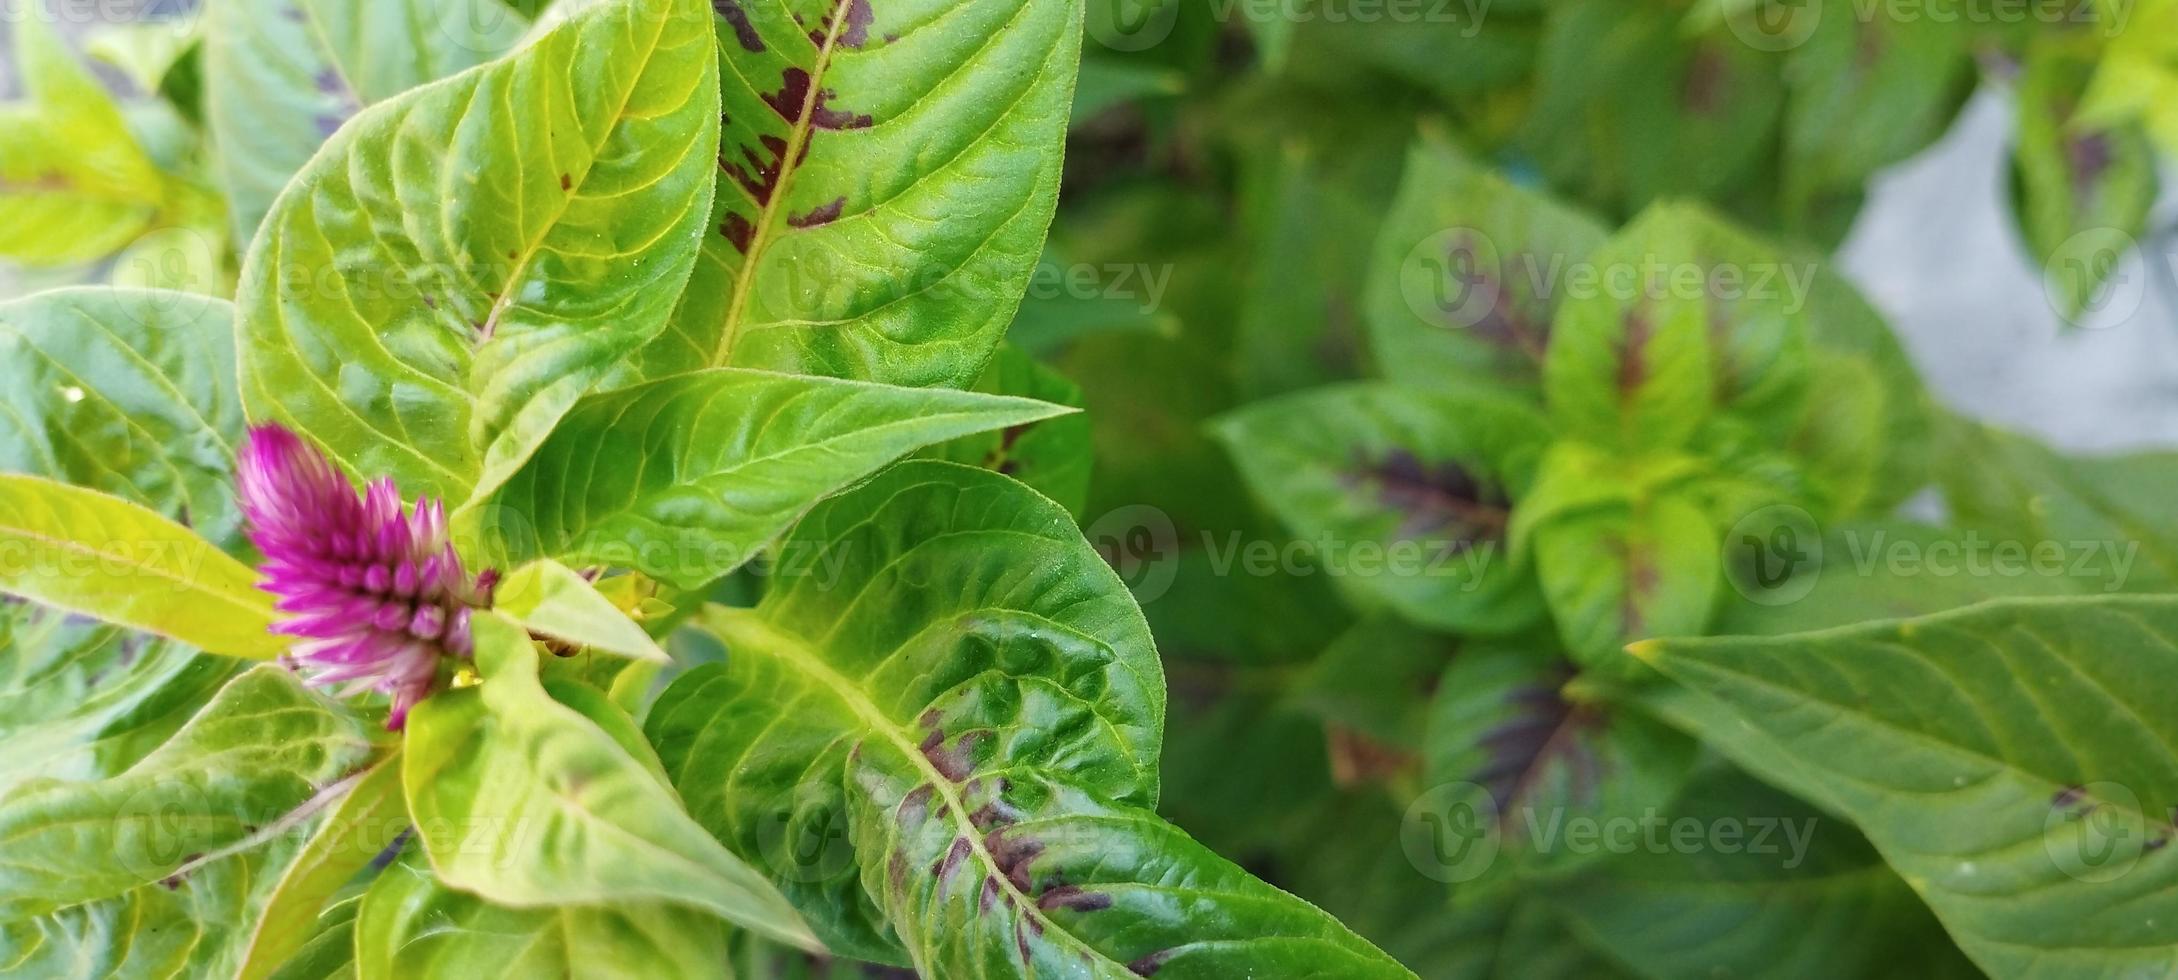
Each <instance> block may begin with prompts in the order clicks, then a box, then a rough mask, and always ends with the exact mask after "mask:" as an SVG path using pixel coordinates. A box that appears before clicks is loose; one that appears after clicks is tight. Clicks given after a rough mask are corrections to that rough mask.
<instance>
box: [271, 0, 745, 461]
mask: <svg viewBox="0 0 2178 980" xmlns="http://www.w3.org/2000/svg"><path fill="white" fill-rule="evenodd" d="M708 16H709V15H708V14H707V13H704V12H703V4H701V3H698V2H697V0H614V2H608V3H597V4H591V5H589V6H586V7H583V8H582V9H581V11H580V12H578V13H575V14H573V15H571V16H570V17H568V19H566V20H565V21H564V22H562V23H560V24H559V25H558V26H556V27H554V28H553V29H552V30H550V31H548V32H546V33H545V34H544V35H542V36H541V37H539V38H537V39H536V40H535V41H534V42H532V43H530V44H529V45H528V46H526V47H524V48H523V49H522V50H521V51H520V52H518V53H516V54H514V55H512V56H510V57H508V58H505V59H503V60H500V61H497V62H493V63H491V64H489V65H485V66H482V67H479V68H476V69H472V70H470V71H468V72H464V73H462V74H460V75H456V76H454V77H453V78H449V79H447V80H445V81H443V82H440V83H437V84H434V85H428V86H425V87H423V88H419V89H413V90H410V91H409V92H407V93H404V94H402V95H398V96H395V97H393V98H390V99H387V100H386V101H384V102H380V103H378V104H376V105H373V106H371V107H369V108H367V109H365V110H363V111H362V112H360V113H358V114H357V115H356V117H355V118H354V119H353V120H351V121H350V122H349V123H348V125H346V126H344V127H342V128H341V130H340V131H339V132H338V133H335V134H334V135H333V137H332V138H331V139H329V140H327V141H326V144H325V146H324V147H323V148H322V149H320V150H319V152H318V154H317V155H316V156H315V157H314V158H312V160H311V162H310V163H309V165H308V166H305V167H304V168H303V169H302V171H301V172H300V173H298V174H297V175H296V177H295V179H294V181H293V182H292V183H291V184H289V185H288V189H287V190H286V191H285V192H284V193H282V194H281V196H280V197H279V199H278V200H277V201H275V202H274V204H273V206H272V211H271V213H270V214H269V215H268V216H267V217H266V219H265V223H264V226H263V228H262V229H261V233H260V234H259V235H258V237H257V240H256V241H255V243H254V244H253V245H252V247H251V249H250V254H249V257H248V259H247V260H246V261H245V262H244V263H243V269H242V284H241V291H240V299H239V302H238V303H237V307H238V310H239V313H240V315H241V317H242V324H243V335H242V343H241V345H240V346H241V349H242V354H243V356H242V390H243V395H244V397H245V398H246V399H247V400H248V403H249V405H250V408H251V414H252V415H253V416H254V417H264V418H272V419H277V420H279V421H282V422H285V423H288V424H289V425H291V426H292V427H294V428H296V429H299V430H302V431H307V432H309V433H310V434H311V435H312V436H313V437H314V438H316V439H317V440H318V441H319V442H321V443H322V444H324V445H325V446H326V447H327V448H328V449H330V450H331V451H332V453H333V455H334V456H336V457H337V458H338V459H339V460H340V461H341V462H342V463H343V464H345V465H346V466H347V467H348V468H349V469H350V470H351V471H352V472H356V473H368V474H372V475H374V476H390V477H392V478H394V479H395V480H396V481H398V482H399V483H400V485H401V489H402V491H403V492H404V493H408V494H411V495H415V496H425V497H442V498H446V499H450V500H463V499H466V498H467V497H468V496H469V494H470V492H471V491H472V490H477V491H479V492H481V491H487V490H490V489H491V488H492V487H494V486H496V485H497V484H498V483H499V482H500V481H501V480H503V479H504V478H505V477H506V476H507V475H508V474H509V473H511V472H512V471H513V470H514V469H515V468H516V467H517V466H519V465H520V464H521V463H522V462H523V461H524V460H526V459H527V458H528V457H529V454H530V452H531V451H532V450H534V449H535V448H536V446H537V444H538V443H540V442H542V441H543V440H544V438H545V436H546V435H547V434H548V433H549V432H550V431H551V428H552V426H553V425H554V424H555V423H556V422H558V421H559V418H560V416H561V415H562V414H564V413H565V412H566V411H567V409H568V408H569V407H571V406H572V405H574V403H575V401H576V400H577V399H578V398H580V397H581V396H582V395H583V393H584V392H586V391H587V390H589V389H590V388H591V387H592V386H593V385H595V384H596V383H597V382H599V381H600V380H602V379H603V378H605V377H606V376H607V375H608V374H609V373H611V372H612V371H613V369H614V367H615V365H616V364H618V363H619V362H620V361H621V360H622V359H623V358H624V357H626V356H627V355H629V354H631V353H633V352H634V351H635V349H636V348H638V347H640V346H641V345H642V344H643V343H644V342H645V341H647V340H649V339H650V338H651V337H653V336H656V335H657V333H658V331H659V330H661V329H662V328H663V327H664V323H665V318H666V316H667V315H668V314H669V313H670V312H671V305H672V303H673V300H674V297H675V295H677V293H678V290H679V289H680V287H681V284H682V283H683V282H684V281H685V280H686V278H687V275H688V270H689V268H690V266H691V265H692V264H693V263H694V262H695V260H696V249H697V241H696V239H697V236H698V235H699V234H700V233H701V229H700V227H699V224H700V223H701V222H702V220H703V215H704V213H705V210H706V208H707V205H708V201H709V197H710V194H711V190H712V176H711V172H712V167H713V162H712V160H711V156H710V151H709V147H710V146H711V145H712V142H713V133H714V128H713V127H715V126H716V124H717V121H718V114H719V113H718V104H717V102H716V101H715V94H716V85H715V83H714V80H715V78H716V74H715V73H716V71H717V66H716V64H715V63H714V61H713V52H712V47H711V44H710V43H709V39H708V38H707V37H705V36H704V35H703V34H702V33H701V32H697V31H692V30H690V29H689V27H690V25H692V24H695V23H698V22H701V21H703V20H704V19H705V18H707V17H708Z"/></svg>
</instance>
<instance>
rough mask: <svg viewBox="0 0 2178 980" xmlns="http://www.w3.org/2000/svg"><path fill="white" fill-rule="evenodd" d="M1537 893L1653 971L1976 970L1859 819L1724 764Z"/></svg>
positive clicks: (1605, 946)
mask: <svg viewBox="0 0 2178 980" xmlns="http://www.w3.org/2000/svg"><path fill="white" fill-rule="evenodd" d="M1542 894H1543V895H1545V896H1547V901H1548V903H1549V904H1550V905H1551V906H1553V907H1555V908H1557V909H1559V910H1561V912H1562V913H1563V914H1565V915H1566V916H1567V917H1568V918H1570V919H1571V920H1572V922H1573V924H1574V926H1575V928H1576V930H1577V931H1578V932H1579V933H1580V935H1581V936H1582V937H1583V938H1585V939H1586V940H1588V942H1589V943H1591V944H1592V945H1594V946H1596V947H1598V948H1599V949H1601V950H1604V951H1606V952H1608V953H1610V954H1611V955H1612V956H1613V957H1615V958H1617V959H1619V960H1620V961H1622V962H1625V963H1627V964H1630V965H1632V966H1633V967H1635V968H1636V969H1638V970H1639V971H1640V972H1641V973H1642V974H1643V975H1645V976H1650V977H1660V978H1664V977H1693V976H1706V977H1754V976H1759V977H1777V978H1789V977H1807V978H1820V977H1837V976H1878V975H1884V976H1914V977H1959V978H1967V977H1975V976H1979V974H1978V973H1976V972H1975V970H1974V968H1973V967H1972V966H1971V965H1970V964H1968V963H1967V962H1966V958H1965V957H1964V956H1961V955H1960V954H1959V951H1958V949H1957V948H1956V947H1954V946H1953V945H1952V944H1951V942H1950V941H1949V940H1948V939H1947V938H1945V936H1944V935H1943V931H1942V928H1941V927H1940V926H1938V925H1937V924H1936V920H1935V918H1934V917H1933V916H1931V915H1929V913H1928V909H1927V908H1926V907H1924V906H1923V905H1922V904H1921V900H1920V899H1919V898H1917V897H1915V895H1914V894H1913V891H1912V890H1911V889H1909V888H1907V887H1906V883H1905V882H1903V881H1900V880H1899V879H1898V875H1897V874H1896V873H1894V872H1893V871H1891V869H1890V868H1888V867H1886V866H1885V865H1884V864H1883V859H1882V857H1881V856H1879V855H1878V854H1876V852H1875V849H1874V848H1872V847H1870V846H1868V842H1867V840H1866V839H1865V838H1863V837H1861V836H1860V834H1858V833H1856V832H1855V831H1854V830H1853V828H1852V827H1850V826H1847V825H1846V824H1844V823H1843V822H1842V821H1839V820H1837V819H1836V818H1833V817H1830V816H1828V815H1827V814H1823V813H1821V812H1819V811H1817V810H1815V809H1814V808H1812V807H1809V806H1808V805H1807V804H1806V803H1803V802H1801V801H1799V800H1795V799H1793V798H1792V797H1789V796H1786V795H1785V794H1783V793H1779V792H1777V791H1776V790H1773V789H1770V788H1769V787H1767V786H1764V785H1762V784H1761V783H1758V782H1755V781H1754V780H1752V779H1750V778H1748V777H1747V776H1745V775H1743V774H1740V773H1738V772H1734V771H1730V770H1723V771H1719V772H1716V773H1713V774H1708V775H1705V776H1704V777H1703V778H1702V779H1701V780H1700V781H1699V782H1697V783H1696V784H1695V785H1693V786H1691V787H1689V788H1688V789H1687V793H1686V796H1685V798H1683V799H1682V800H1681V801H1680V802H1678V803H1677V804H1675V805H1673V806H1671V807H1669V808H1668V809H1665V810H1664V811H1662V813H1661V814H1658V815H1655V816H1654V819H1653V820H1651V821H1649V822H1648V823H1646V824H1644V825H1643V826H1642V828H1641V830H1640V831H1639V833H1638V835H1637V836H1635V837H1633V838H1632V839H1631V841H1630V842H1621V846H1618V847H1617V848H1616V849H1615V850H1614V851H1613V852H1612V853H1611V854H1610V855H1609V856H1608V857H1606V858H1605V859H1604V860H1603V861H1602V862H1600V863H1599V864H1597V865H1594V866H1592V867H1591V868H1590V869H1589V870H1588V871H1587V872H1586V873H1583V874H1580V875H1576V876H1574V877H1571V878H1568V879H1565V880H1563V881H1559V882H1554V883H1552V884H1550V885H1549V886H1548V887H1547V888H1545V889H1543V890H1542Z"/></svg>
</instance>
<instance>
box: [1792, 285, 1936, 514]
mask: <svg viewBox="0 0 2178 980" xmlns="http://www.w3.org/2000/svg"><path fill="white" fill-rule="evenodd" d="M1787 261H1788V262H1789V263H1790V264H1789V265H1788V266H1787V268H1799V269H1803V270H1805V269H1813V270H1815V277H1814V280H1813V281H1812V282H1811V283H1809V284H1808V285H1807V286H1806V290H1807V293H1806V299H1807V309H1806V316H1805V317H1803V318H1802V322H1803V323H1804V324H1805V325H1806V327H1807V330H1808V335H1809V339H1810V341H1811V342H1812V344H1813V347H1814V357H1813V359H1812V361H1811V367H1810V370H1811V371H1812V372H1813V373H1814V375H1815V377H1813V378H1811V379H1810V381H1809V384H1810V386H1811V389H1812V390H1813V391H1815V392H1817V393H1818V396H1817V397H1812V398H1810V399H1809V404H1808V410H1807V415H1806V416H1805V417H1804V418H1803V419H1802V421H1801V427H1800V430H1799V431H1798V432H1797V433H1796V434H1794V435H1793V436H1792V437H1791V439H1790V446H1791V450H1792V452H1793V453H1794V454H1795V455H1796V456H1798V457H1799V458H1800V459H1802V460H1803V461H1805V462H1806V463H1807V464H1808V465H1809V466H1810V467H1811V468H1812V469H1813V472H1814V474H1815V476H1816V478H1817V480H1818V481H1819V482H1830V483H1835V482H1836V481H1837V479H1838V477H1837V475H1836V474H1837V473H1838V472H1839V467H1837V466H1836V465H1834V464H1835V463H1836V460H1835V456H1837V455H1843V454H1847V453H1851V454H1856V455H1858V456H1859V457H1861V458H1863V459H1870V460H1873V461H1874V473H1873V476H1872V479H1871V483H1870V484H1869V489H1868V491H1867V494H1866V496H1865V497H1863V498H1862V499H1860V500H1858V501H1857V502H1854V503H1853V504H1852V505H1851V506H1850V507H1847V505H1846V504H1845V501H1846V500H1847V499H1848V496H1849V495H1847V494H1845V493H1842V492H1839V493H1835V497H1836V498H1837V501H1838V502H1839V505H1840V506H1841V507H1847V509H1849V510H1854V511H1857V512H1859V513H1865V514H1869V515H1883V514H1888V513H1890V512H1891V511H1893V510H1895V509H1896V508H1897V507H1898V505H1899V504H1901V503H1904V502H1905V501H1906V499H1907V498H1909V497H1911V496H1913V495H1914V494H1915V493H1918V492H1920V490H1921V489H1922V488H1923V487H1925V486H1927V485H1928V481H1929V459H1930V456H1931V453H1930V452H1929V451H1928V448H1927V447H1928V444H1929V442H1930V441H1931V439H1932V435H1931V430H1932V427H1933V423H1934V418H1935V409H1934V407H1933V405H1932V404H1931V400H1930V397H1929V394H1928V389H1927V387H1926V386H1925V385H1923V384H1922V382H1921V375H1920V373H1919V372H1918V371H1916V370H1915V369H1914V366H1913V361H1912V359H1910V358H1908V357H1907V356H1906V352H1905V349H1904V348H1903V347H1901V346H1900V345H1899V343H1898V338H1897V336H1896V335H1895V334H1893V333H1892V332H1891V328H1890V324H1889V323H1888V322H1886V321H1885V320H1884V318H1883V314H1881V313H1880V312H1877V310H1876V309H1875V307H1874V306H1872V305H1870V304H1869V302H1868V301H1867V299H1866V298H1864V297H1862V296H1861V295H1860V292H1859V291H1858V290H1856V289H1854V288H1853V285H1852V284H1851V283H1850V282H1847V281H1846V279H1845V277H1844V276H1843V275H1840V274H1839V273H1838V272H1837V271H1836V270H1835V269H1832V268H1830V267H1829V265H1828V264H1827V263H1826V262H1822V261H1819V260H1817V259H1816V258H1815V257H1814V256H1812V255H1810V254H1808V253H1804V252H1795V253H1793V254H1792V255H1791V256H1789V258H1788V260H1787ZM1835 357H1851V358H1856V359H1859V360H1860V361H1862V362H1863V363H1864V364H1865V365H1866V366H1867V367H1868V368H1869V369H1870V370H1871V371H1872V372H1873V374H1874V375H1875V378H1876V380H1877V382H1878V383H1879V384H1880V385H1881V387H1882V390H1883V399H1882V401H1881V405H1882V412H1881V418H1882V429H1881V434H1880V435H1879V436H1877V437H1875V438H1872V439H1863V438H1856V437H1854V436H1853V435H1852V433H1854V432H1856V431H1857V425H1855V424H1852V423H1848V424H1845V425H1842V426H1841V425H1839V424H1838V423H1837V421H1836V420H1835V419H1834V418H1831V417H1830V415H1831V413H1838V412H1843V411H1850V410H1849V409H1844V408H1842V407H1841V406H1840V404H1839V403H1841V402H1846V401H1849V400H1850V399H1849V398H1846V397H1840V396H1838V395H1837V394H1835V393H1832V391H1831V389H1829V388H1828V387H1826V386H1825V384H1826V381H1825V379H1824V378H1823V377H1822V375H1823V374H1824V373H1825V372H1826V371H1828V370H1831V369H1829V368H1826V367H1825V363H1824V362H1825V360H1826V359H1829V358H1835ZM1826 439H1827V440H1834V441H1833V442H1831V443H1830V444H1827V445H1826V444H1825V442H1826Z"/></svg>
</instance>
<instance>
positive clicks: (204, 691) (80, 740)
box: [0, 603, 235, 797]
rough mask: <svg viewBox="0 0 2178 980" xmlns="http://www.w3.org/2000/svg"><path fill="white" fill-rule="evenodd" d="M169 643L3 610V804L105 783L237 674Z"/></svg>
mask: <svg viewBox="0 0 2178 980" xmlns="http://www.w3.org/2000/svg"><path fill="white" fill-rule="evenodd" d="M234 667H235V662H234V661H231V660H227V659H225V658H219V657H207V656H202V655H199V654H198V653H197V652H196V651H194V650H191V649H189V648H188V647H185V646H182V645H181V644H178V643H174V642H172V641H170V640H161V639H155V638H152V637H148V636H144V635H142V634H138V633H132V632H129V631H126V630H122V629H120V628H118V627H113V626H107V625H104V624H102V623H93V622H90V621H87V620H83V619H80V618H77V617H72V616H69V615H67V614H65V613H61V612H57V611H53V610H48V609H43V608H41V607H38V606H33V605H30V604H27V603H26V604H20V605H11V606H10V607H9V608H5V609H0V739H4V740H5V741H6V743H7V744H8V745H9V746H11V749H10V751H9V752H8V753H7V755H6V757H5V758H4V759H0V797H5V796H6V795H7V794H8V792H9V790H11V789H12V788H13V787H14V786H15V785H16V784H17V783H20V782H22V781H24V780H28V779H35V778H39V777H47V778H53V779H66V780H93V779H105V778H108V777H111V776H115V775H118V774H120V773H121V772H122V771H123V770H125V769H127V768H128V767H130V766H132V765H135V764H136V761H137V760H138V759H141V758H143V757H144V755H145V754H146V753H149V752H150V751H151V750H153V749H155V748H157V747H158V746H159V745H160V744H162V743H164V742H165V741H166V740H167V739H168V738H170V737H172V736H173V734H174V730H175V729H177V728H179V727H180V726H181V725H182V723H183V722H185V721H187V720H188V719H189V716H190V715H192V714H194V713H195V712H196V710H197V708H199V707H201V706H202V705H203V703H204V702H205V701H206V700H207V699H209V698H210V697H211V696H212V692H213V691H215V690H217V689H218V687H219V685H220V684H221V683H222V682H224V681H225V680H226V679H227V678H228V677H229V676H230V675H231V674H233V673H234Z"/></svg>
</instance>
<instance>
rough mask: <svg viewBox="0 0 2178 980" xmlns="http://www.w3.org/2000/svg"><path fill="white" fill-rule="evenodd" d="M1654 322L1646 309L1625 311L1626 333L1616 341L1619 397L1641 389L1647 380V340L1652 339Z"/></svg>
mask: <svg viewBox="0 0 2178 980" xmlns="http://www.w3.org/2000/svg"><path fill="white" fill-rule="evenodd" d="M1655 333H1656V326H1655V324H1653V323H1651V322H1650V321H1649V313H1648V311H1647V310H1628V311H1627V312H1626V333H1625V335H1624V336H1622V337H1620V338H1619V342H1618V391H1619V397H1620V398H1621V399H1624V398H1627V397H1630V396H1631V395H1632V394H1633V393H1634V392H1636V391H1639V390H1641V386H1642V385H1644V384H1647V383H1648V380H1649V361H1648V351H1649V341H1650V340H1651V339H1654V337H1655Z"/></svg>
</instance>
